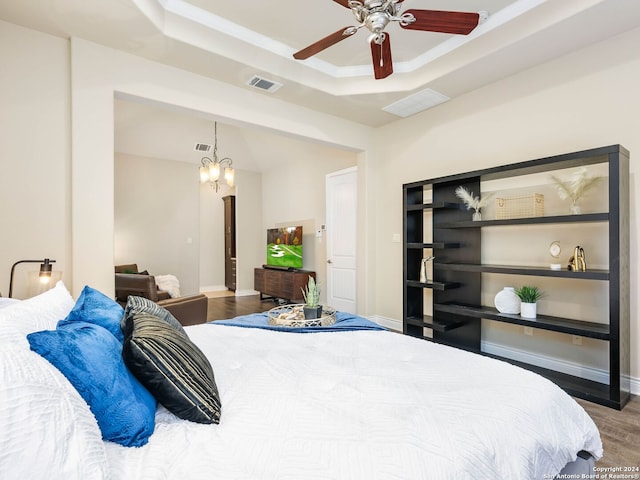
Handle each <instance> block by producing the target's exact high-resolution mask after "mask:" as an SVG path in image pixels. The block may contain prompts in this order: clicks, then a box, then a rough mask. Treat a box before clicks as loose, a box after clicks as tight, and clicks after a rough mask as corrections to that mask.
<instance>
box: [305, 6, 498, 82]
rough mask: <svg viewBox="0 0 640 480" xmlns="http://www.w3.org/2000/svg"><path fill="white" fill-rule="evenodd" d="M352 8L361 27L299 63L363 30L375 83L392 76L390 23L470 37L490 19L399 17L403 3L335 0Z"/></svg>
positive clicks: (322, 43)
mask: <svg viewBox="0 0 640 480" xmlns="http://www.w3.org/2000/svg"><path fill="white" fill-rule="evenodd" d="M333 1H334V2H336V3H339V4H340V5H342V6H343V7H346V8H349V9H350V10H351V12H352V13H353V15H354V17H355V18H356V21H357V22H358V25H355V26H348V27H344V28H342V29H340V30H338V31H337V32H335V33H332V34H331V35H328V36H326V37H324V38H322V39H320V40H318V41H317V42H315V43H312V44H311V45H309V46H308V47H306V48H303V49H302V50H300V51H298V52H296V53H294V54H293V58H295V59H296V60H305V59H307V58H309V57H312V56H313V55H315V54H317V53H319V52H321V51H323V50H325V49H327V48H329V47H331V46H332V45H335V44H336V43H338V42H341V41H342V40H344V39H346V38H348V37H350V36H352V35H353V34H355V33H356V32H357V31H358V30H360V29H361V28H362V27H366V28H367V29H368V30H369V31H370V32H371V35H370V36H369V43H370V45H371V59H372V61H373V74H374V77H375V78H376V80H379V79H382V78H386V77H388V76H389V75H391V74H392V73H393V62H392V59H391V40H390V38H389V34H388V33H387V32H385V31H384V30H385V28H386V27H387V25H388V24H389V23H391V22H397V23H398V24H399V25H400V27H401V28H404V29H407V30H420V31H425V32H440V33H450V34H455V35H468V34H469V33H471V32H472V31H473V30H474V29H475V28H476V27H477V26H478V24H479V23H480V21H484V20H486V19H487V17H488V14H487V13H486V12H480V13H470V12H449V11H444V10H415V9H411V10H407V11H405V12H404V13H403V14H402V15H400V9H401V3H402V2H403V1H404V0H333Z"/></svg>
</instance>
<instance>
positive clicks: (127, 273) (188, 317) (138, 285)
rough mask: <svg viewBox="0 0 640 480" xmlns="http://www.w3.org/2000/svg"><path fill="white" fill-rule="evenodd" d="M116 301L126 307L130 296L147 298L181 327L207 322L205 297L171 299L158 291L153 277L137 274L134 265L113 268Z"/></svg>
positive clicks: (197, 295)
mask: <svg viewBox="0 0 640 480" xmlns="http://www.w3.org/2000/svg"><path fill="white" fill-rule="evenodd" d="M115 293H116V301H117V302H118V303H120V304H121V305H123V306H124V305H126V303H127V298H129V296H130V295H135V296H138V297H144V298H148V299H149V300H151V301H153V302H156V303H157V304H158V305H160V306H162V307H164V308H166V309H167V310H169V312H171V314H172V315H173V316H174V317H176V319H177V320H178V321H179V322H180V323H181V324H182V325H196V324H199V323H205V322H206V321H207V302H208V300H207V296H206V295H204V294H201V293H200V294H196V295H185V296H181V297H177V298H171V297H170V295H169V293H168V292H165V291H163V290H159V289H158V286H157V285H156V280H155V277H154V276H153V275H150V274H149V273H148V272H146V271H145V272H139V271H138V265H137V264H135V263H131V264H126V265H116V266H115Z"/></svg>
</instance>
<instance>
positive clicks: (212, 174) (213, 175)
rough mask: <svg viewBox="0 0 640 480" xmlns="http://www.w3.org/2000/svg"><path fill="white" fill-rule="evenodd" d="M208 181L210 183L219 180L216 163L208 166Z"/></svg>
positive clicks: (218, 169) (218, 168) (218, 165)
mask: <svg viewBox="0 0 640 480" xmlns="http://www.w3.org/2000/svg"><path fill="white" fill-rule="evenodd" d="M209 179H210V180H211V181H212V182H215V181H217V180H218V179H220V164H219V163H218V162H213V163H210V164H209Z"/></svg>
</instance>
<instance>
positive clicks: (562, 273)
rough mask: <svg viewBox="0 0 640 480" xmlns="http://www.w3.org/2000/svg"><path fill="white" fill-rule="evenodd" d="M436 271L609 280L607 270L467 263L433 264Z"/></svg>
mask: <svg viewBox="0 0 640 480" xmlns="http://www.w3.org/2000/svg"><path fill="white" fill-rule="evenodd" d="M433 268H434V269H436V270H448V271H455V272H484V273H502V274H509V275H532V276H536V277H558V278H575V279H582V280H609V271H608V270H587V271H586V272H572V271H570V270H551V269H550V268H544V267H528V266H518V265H476V264H469V263H435V264H434V265H433Z"/></svg>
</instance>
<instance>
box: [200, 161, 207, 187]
mask: <svg viewBox="0 0 640 480" xmlns="http://www.w3.org/2000/svg"><path fill="white" fill-rule="evenodd" d="M208 181H209V169H208V168H207V167H205V166H204V165H203V166H202V167H200V183H207V182H208Z"/></svg>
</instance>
